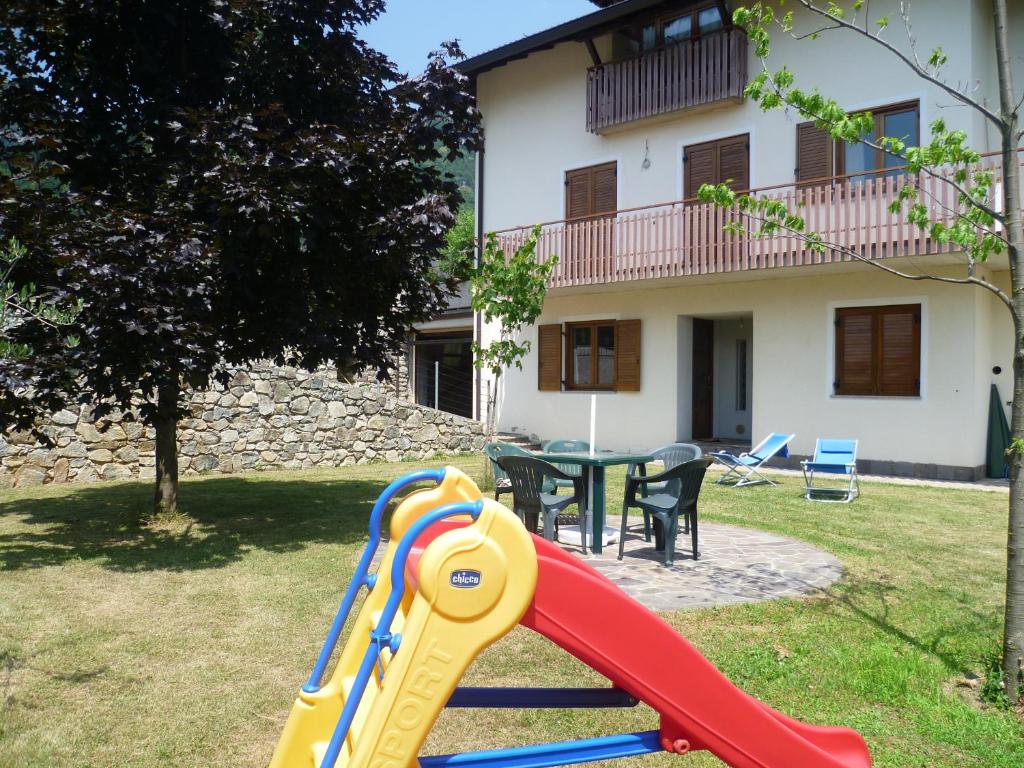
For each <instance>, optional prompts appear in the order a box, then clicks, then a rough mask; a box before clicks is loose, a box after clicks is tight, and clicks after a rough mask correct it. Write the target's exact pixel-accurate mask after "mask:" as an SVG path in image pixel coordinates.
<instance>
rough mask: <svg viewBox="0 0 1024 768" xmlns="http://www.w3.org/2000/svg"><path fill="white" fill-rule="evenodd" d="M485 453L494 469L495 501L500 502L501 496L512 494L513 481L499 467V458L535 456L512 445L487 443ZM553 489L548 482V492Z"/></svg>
mask: <svg viewBox="0 0 1024 768" xmlns="http://www.w3.org/2000/svg"><path fill="white" fill-rule="evenodd" d="M484 453H485V454H486V455H487V458H488V459H490V460H491V466H492V468H493V469H494V500H495V501H500V500H501V499H500V496H501V494H503V493H512V481H510V480H509V479H508V475H507V474H505V470H503V469H502V468H501V467H500V466H499V465H498V458H499V457H501V456H533V454H532V453H530V452H529V451H526V450H523V449H522V448H520V447H519V446H518V445H513V444H512V443H487V445H485V446H484ZM552 487H553V485H552V483H550V482H548V483H547V485H546V490H551V488H552Z"/></svg>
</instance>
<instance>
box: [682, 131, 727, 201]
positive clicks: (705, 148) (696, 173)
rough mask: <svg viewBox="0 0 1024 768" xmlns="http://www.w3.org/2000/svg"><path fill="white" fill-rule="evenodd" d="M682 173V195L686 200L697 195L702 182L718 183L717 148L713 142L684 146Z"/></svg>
mask: <svg viewBox="0 0 1024 768" xmlns="http://www.w3.org/2000/svg"><path fill="white" fill-rule="evenodd" d="M683 175H684V181H685V184H684V185H683V186H684V189H683V197H684V198H686V199H687V200H690V199H692V198H695V197H697V193H698V192H699V191H700V187H701V185H702V184H717V183H718V148H717V145H716V144H715V142H713V141H710V142H708V143H707V144H694V145H693V146H691V147H687V148H686V150H685V151H684V153H683Z"/></svg>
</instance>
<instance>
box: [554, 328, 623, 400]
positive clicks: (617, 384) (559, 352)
mask: <svg viewBox="0 0 1024 768" xmlns="http://www.w3.org/2000/svg"><path fill="white" fill-rule="evenodd" d="M537 336H538V338H537V356H538V365H537V388H538V389H539V390H541V391H547V392H557V391H560V390H561V389H563V387H564V388H565V389H576V390H580V389H582V390H616V391H619V392H638V391H639V390H640V321H639V320H592V321H588V322H585V323H566V324H565V327H564V328H563V327H562V326H561V325H557V324H555V325H542V326H540V327H539V328H538V329H537ZM563 338H564V339H565V345H564V358H563V344H562V339H563ZM563 370H564V376H563Z"/></svg>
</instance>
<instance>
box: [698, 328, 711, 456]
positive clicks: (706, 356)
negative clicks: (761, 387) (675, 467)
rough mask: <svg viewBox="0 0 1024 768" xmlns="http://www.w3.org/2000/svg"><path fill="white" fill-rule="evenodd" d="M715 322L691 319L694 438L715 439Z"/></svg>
mask: <svg viewBox="0 0 1024 768" xmlns="http://www.w3.org/2000/svg"><path fill="white" fill-rule="evenodd" d="M714 395H715V323H714V321H713V320H700V319H699V318H694V319H693V437H694V438H695V439H705V438H712V437H714V436H715V435H714V430H715V419H714V405H715V398H714Z"/></svg>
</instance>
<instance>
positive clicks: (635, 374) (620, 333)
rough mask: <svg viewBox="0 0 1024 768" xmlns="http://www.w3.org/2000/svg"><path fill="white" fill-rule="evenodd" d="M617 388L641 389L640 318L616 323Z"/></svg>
mask: <svg viewBox="0 0 1024 768" xmlns="http://www.w3.org/2000/svg"><path fill="white" fill-rule="evenodd" d="M615 388H616V389H617V390H618V391H619V392H639V391H640V321H639V320H620V321H619V322H617V323H616V324H615Z"/></svg>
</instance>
